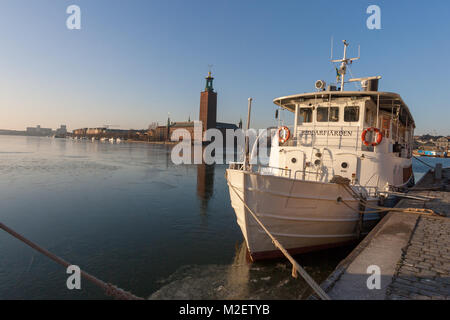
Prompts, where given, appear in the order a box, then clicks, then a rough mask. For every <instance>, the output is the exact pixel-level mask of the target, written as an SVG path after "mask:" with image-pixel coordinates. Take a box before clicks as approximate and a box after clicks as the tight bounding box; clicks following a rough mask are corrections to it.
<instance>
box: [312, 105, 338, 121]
mask: <svg viewBox="0 0 450 320" xmlns="http://www.w3.org/2000/svg"><path fill="white" fill-rule="evenodd" d="M328 111H330V113H329V114H328ZM317 121H318V122H326V121H331V122H337V121H339V107H318V108H317Z"/></svg>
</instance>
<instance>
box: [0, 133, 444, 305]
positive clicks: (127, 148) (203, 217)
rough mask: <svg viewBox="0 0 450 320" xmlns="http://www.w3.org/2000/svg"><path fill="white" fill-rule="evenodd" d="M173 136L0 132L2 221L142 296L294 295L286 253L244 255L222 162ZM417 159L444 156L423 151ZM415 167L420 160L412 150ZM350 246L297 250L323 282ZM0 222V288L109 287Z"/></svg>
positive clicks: (3, 293) (13, 295)
mask: <svg viewBox="0 0 450 320" xmlns="http://www.w3.org/2000/svg"><path fill="white" fill-rule="evenodd" d="M170 150H171V147H170V146H164V145H149V144H138V143H122V144H110V143H99V142H90V141H71V140H65V139H50V138H37V137H19V136H17V137H16V136H0V221H1V222H3V223H4V224H6V225H7V226H9V227H11V228H13V229H15V230H16V231H17V232H19V233H21V234H23V235H24V236H25V237H27V238H29V239H30V240H32V241H34V242H36V243H38V244H40V245H41V246H43V247H45V248H46V249H48V250H49V251H51V252H53V253H55V254H57V255H58V256H60V257H61V258H63V259H65V260H67V261H69V262H71V263H73V264H76V265H79V266H80V267H81V268H82V269H84V270H85V271H87V272H89V273H91V274H93V275H95V276H97V277H98V278H100V279H102V280H104V281H106V282H111V283H113V284H115V285H117V286H119V287H121V288H123V289H125V290H129V291H131V292H133V293H134V294H135V295H138V296H141V297H144V298H151V299H216V298H220V299H232V298H237V299H297V298H302V297H306V296H307V295H308V294H309V289H308V287H307V285H306V284H305V283H304V282H303V281H302V280H300V279H293V278H291V276H290V274H291V272H290V265H289V264H288V263H287V262H286V261H284V260H275V261H269V262H261V263H259V262H258V263H249V262H248V260H247V258H246V248H245V246H244V245H243V238H242V235H241V232H240V230H239V228H238V226H237V223H236V219H235V216H234V212H233V209H232V208H231V205H230V200H229V194H228V189H227V186H226V181H225V177H224V174H225V168H226V166H225V165H216V166H206V165H181V166H177V165H174V164H172V162H171V160H170ZM421 159H422V160H424V161H426V162H430V163H433V162H436V161H441V162H444V166H448V165H450V164H449V162H448V159H429V158H421ZM414 170H415V174H417V175H420V174H421V173H423V172H426V170H427V167H426V166H425V165H422V164H420V163H418V162H416V161H415V162H414ZM351 249H352V248H348V247H347V248H339V249H334V250H328V251H323V252H318V253H312V254H307V255H301V256H298V260H299V261H300V263H301V264H302V265H304V266H305V268H306V270H307V271H308V272H309V273H310V274H311V275H312V277H313V278H314V279H315V280H316V281H318V282H320V281H322V280H324V279H325V278H326V277H327V276H328V274H329V273H330V272H331V271H332V270H333V269H334V267H335V266H336V265H337V263H339V261H340V260H341V259H342V258H344V257H345V256H346V255H347V254H348V253H349V252H350V251H351ZM67 276H68V275H67V274H66V273H65V269H64V268H63V267H61V266H59V265H57V264H56V263H55V262H53V261H51V260H49V259H48V258H46V257H44V256H42V255H41V254H39V253H36V252H35V251H33V250H32V249H31V248H29V247H28V246H26V245H25V244H23V243H21V242H19V241H18V240H16V239H14V238H12V237H11V236H10V235H8V234H6V233H5V232H3V231H0V299H106V298H108V297H107V296H105V295H104V293H103V292H102V291H101V290H100V289H98V288H97V287H95V286H93V285H91V284H90V283H88V282H86V281H82V289H81V290H72V291H71V290H68V289H67V287H66V279H67Z"/></svg>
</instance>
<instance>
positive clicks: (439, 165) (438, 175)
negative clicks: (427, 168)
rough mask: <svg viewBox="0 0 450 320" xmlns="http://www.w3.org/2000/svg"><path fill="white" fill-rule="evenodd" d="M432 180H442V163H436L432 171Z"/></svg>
mask: <svg viewBox="0 0 450 320" xmlns="http://www.w3.org/2000/svg"><path fill="white" fill-rule="evenodd" d="M434 179H436V180H442V163H436V168H435V169H434Z"/></svg>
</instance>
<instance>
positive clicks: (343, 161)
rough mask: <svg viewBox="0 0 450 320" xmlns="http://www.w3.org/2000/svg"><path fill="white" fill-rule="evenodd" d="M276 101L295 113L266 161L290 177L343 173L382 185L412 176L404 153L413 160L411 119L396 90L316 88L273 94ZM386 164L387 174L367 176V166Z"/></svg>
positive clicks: (329, 176)
mask: <svg viewBox="0 0 450 320" xmlns="http://www.w3.org/2000/svg"><path fill="white" fill-rule="evenodd" d="M274 103H275V104H276V105H278V106H280V107H281V108H283V109H286V110H288V111H290V112H292V113H293V114H294V126H293V127H291V128H289V138H288V139H286V141H284V139H280V143H279V150H278V151H279V152H278V153H276V154H271V159H270V164H269V166H271V167H278V168H283V169H286V170H287V171H286V172H289V176H290V177H291V178H294V179H306V180H316V181H324V182H328V181H329V180H330V179H332V177H333V176H334V175H341V176H344V177H347V178H349V179H351V181H352V183H358V182H360V183H365V184H367V183H368V184H370V185H377V187H380V183H382V184H386V183H387V184H389V185H399V184H402V183H404V182H405V180H408V179H409V178H410V177H411V175H412V170H411V167H410V165H405V164H402V162H403V161H402V159H404V160H406V162H408V161H409V163H410V161H411V157H412V144H413V134H414V128H415V124H414V120H413V118H412V116H411V113H410V111H409V109H408V107H407V105H406V104H405V103H404V101H403V100H402V98H401V97H400V96H399V95H398V94H396V93H389V92H378V91H318V92H313V93H305V94H298V95H292V96H286V97H281V98H276V99H275V100H274ZM364 159H372V160H368V161H366V162H365V163H364V162H362V160H364ZM368 162H373V163H372V164H371V165H369V163H368ZM377 166H387V167H390V166H392V167H393V168H392V170H390V169H389V168H385V169H382V168H378V167H377ZM405 167H406V169H405ZM386 170H387V171H388V172H389V174H387V175H386V176H385V177H382V178H381V180H380V177H378V178H377V180H379V181H377V182H375V181H370V180H371V179H373V177H372V178H371V177H370V174H369V172H378V173H380V172H384V171H386ZM405 170H406V171H405ZM366 171H367V172H366ZM403 171H405V172H403ZM286 174H287V173H286ZM380 181H381V182H380Z"/></svg>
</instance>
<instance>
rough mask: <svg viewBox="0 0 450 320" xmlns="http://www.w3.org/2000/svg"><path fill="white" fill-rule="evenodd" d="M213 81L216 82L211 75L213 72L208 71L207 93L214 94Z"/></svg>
mask: <svg viewBox="0 0 450 320" xmlns="http://www.w3.org/2000/svg"><path fill="white" fill-rule="evenodd" d="M213 80H214V78H213V76H212V75H211V70H210V71H208V76H207V77H206V86H205V91H209V92H214V88H213Z"/></svg>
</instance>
